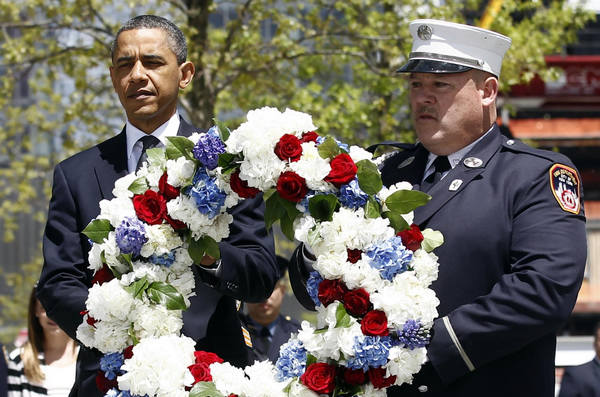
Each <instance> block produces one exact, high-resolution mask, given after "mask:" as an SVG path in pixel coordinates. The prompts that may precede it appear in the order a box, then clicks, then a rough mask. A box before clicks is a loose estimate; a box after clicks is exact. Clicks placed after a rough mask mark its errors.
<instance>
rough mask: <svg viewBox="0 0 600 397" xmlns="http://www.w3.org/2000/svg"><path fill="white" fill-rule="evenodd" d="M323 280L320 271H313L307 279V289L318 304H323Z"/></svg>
mask: <svg viewBox="0 0 600 397" xmlns="http://www.w3.org/2000/svg"><path fill="white" fill-rule="evenodd" d="M321 281H323V278H322V277H321V275H320V274H319V273H318V272H311V273H310V275H309V277H308V280H307V281H306V290H307V291H308V295H309V296H310V298H311V299H312V300H313V302H314V303H315V305H316V306H319V305H320V304H321V302H320V301H319V284H321Z"/></svg>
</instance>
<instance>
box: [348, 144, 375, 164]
mask: <svg viewBox="0 0 600 397" xmlns="http://www.w3.org/2000/svg"><path fill="white" fill-rule="evenodd" d="M348 154H349V155H350V158H352V161H354V162H355V163H358V162H359V161H361V160H369V161H371V160H372V159H373V153H371V152H369V151H367V150H365V149H363V148H361V147H360V146H354V145H353V146H350V152H349V153H348Z"/></svg>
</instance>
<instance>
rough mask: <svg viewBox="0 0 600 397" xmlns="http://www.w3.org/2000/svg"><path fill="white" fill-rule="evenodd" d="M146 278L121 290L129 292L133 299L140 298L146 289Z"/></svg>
mask: <svg viewBox="0 0 600 397" xmlns="http://www.w3.org/2000/svg"><path fill="white" fill-rule="evenodd" d="M148 285H149V283H148V278H147V277H146V276H144V277H142V278H141V279H139V280H137V281H135V282H133V283H131V284H129V285H128V286H127V287H123V289H124V290H125V291H127V292H129V293H130V294H131V295H132V296H133V298H134V299H135V298H139V299H141V298H142V295H143V293H144V292H146V290H147V289H148Z"/></svg>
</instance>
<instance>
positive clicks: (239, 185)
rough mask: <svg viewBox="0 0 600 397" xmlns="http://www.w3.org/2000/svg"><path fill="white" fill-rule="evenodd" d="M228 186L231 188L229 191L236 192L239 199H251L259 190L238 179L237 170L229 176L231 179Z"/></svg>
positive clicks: (238, 173) (238, 172)
mask: <svg viewBox="0 0 600 397" xmlns="http://www.w3.org/2000/svg"><path fill="white" fill-rule="evenodd" d="M229 185H230V186H231V190H233V191H234V192H236V193H237V195H238V196H240V197H241V198H253V197H255V196H256V195H257V194H258V193H260V190H258V189H257V188H255V187H250V186H248V182H247V181H244V180H242V179H241V178H240V171H239V170H237V171H235V172H234V173H232V174H231V177H230V178H229Z"/></svg>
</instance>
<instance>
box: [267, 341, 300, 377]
mask: <svg viewBox="0 0 600 397" xmlns="http://www.w3.org/2000/svg"><path fill="white" fill-rule="evenodd" d="M275 368H276V369H277V374H276V377H277V381H278V382H283V381H285V380H287V379H291V378H295V377H299V376H300V375H302V374H303V373H304V370H305V369H306V349H305V348H304V345H303V344H302V342H300V341H299V340H298V339H291V340H290V341H288V342H287V343H285V344H284V345H282V346H281V348H280V350H279V358H278V359H277V362H276V363H275Z"/></svg>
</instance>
